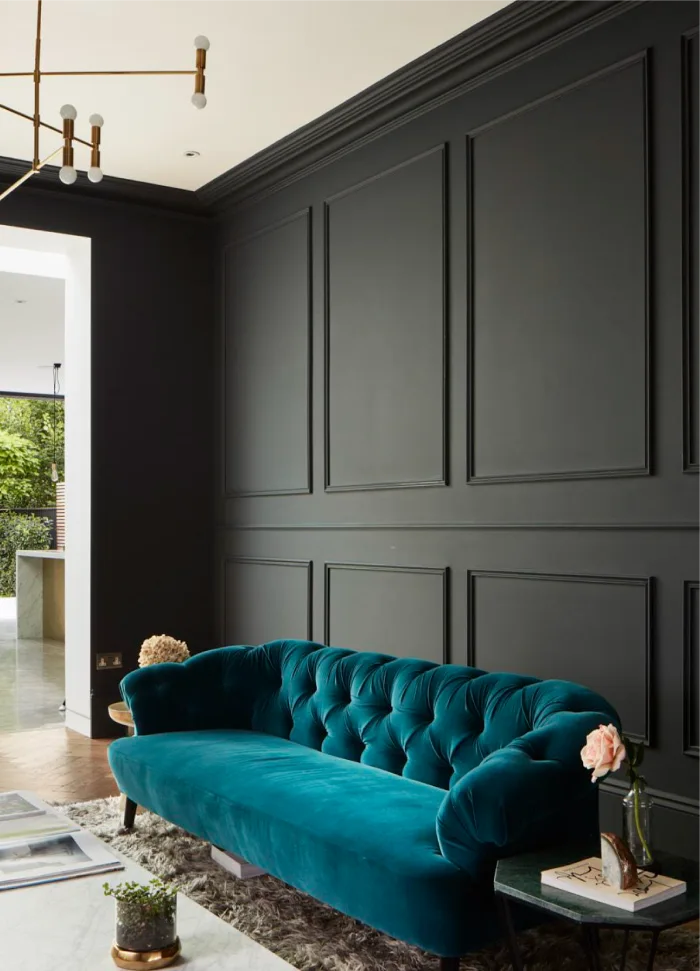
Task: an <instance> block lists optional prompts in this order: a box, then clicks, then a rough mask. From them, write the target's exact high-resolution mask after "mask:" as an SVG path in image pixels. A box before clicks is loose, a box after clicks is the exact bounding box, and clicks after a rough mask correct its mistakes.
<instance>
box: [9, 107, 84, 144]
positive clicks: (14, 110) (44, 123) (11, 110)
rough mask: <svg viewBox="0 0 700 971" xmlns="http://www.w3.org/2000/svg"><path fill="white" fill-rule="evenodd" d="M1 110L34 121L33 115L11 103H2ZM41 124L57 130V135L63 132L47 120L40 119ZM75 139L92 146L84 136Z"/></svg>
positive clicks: (51, 129)
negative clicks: (13, 106)
mask: <svg viewBox="0 0 700 971" xmlns="http://www.w3.org/2000/svg"><path fill="white" fill-rule="evenodd" d="M0 110H2V111H9V112H10V113H11V114H13V115H18V116H19V117H20V118H26V119H27V121H31V122H33V121H34V116H33V115H25V113H24V112H23V111H17V109H16V108H10V106H9V105H4V104H0ZM39 124H40V125H41V127H42V128H48V129H49V131H55V132H56V134H57V135H62V134H63V129H62V128H56V126H55V125H49V123H48V122H47V121H40V122H39ZM73 141H75V142H80V144H81V145H85V146H87V148H92V142H86V141H85V139H84V138H78V137H77V135H76V136H75V137H74V138H73Z"/></svg>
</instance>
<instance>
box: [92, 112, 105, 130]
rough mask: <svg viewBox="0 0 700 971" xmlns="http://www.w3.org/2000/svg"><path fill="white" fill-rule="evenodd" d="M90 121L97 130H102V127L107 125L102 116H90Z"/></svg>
mask: <svg viewBox="0 0 700 971" xmlns="http://www.w3.org/2000/svg"><path fill="white" fill-rule="evenodd" d="M88 120H89V122H90V124H91V125H94V126H95V127H96V128H102V126H103V125H104V123H105V120H104V118H103V117H102V115H90V118H89V119H88Z"/></svg>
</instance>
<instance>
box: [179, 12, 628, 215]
mask: <svg viewBox="0 0 700 971" xmlns="http://www.w3.org/2000/svg"><path fill="white" fill-rule="evenodd" d="M642 2H644V0H626V2H624V3H621V2H619V0H587V2H585V3H584V2H580V0H516V2H514V3H511V4H509V5H508V6H507V7H504V8H503V9H502V10H500V11H498V12H497V13H495V14H493V15H492V16H491V17H488V18H487V19H485V20H483V21H481V22H479V23H477V24H475V25H474V26H473V27H471V28H469V30H466V31H464V32H463V33H462V34H458V35H457V36H456V37H454V38H452V39H451V40H449V41H447V42H446V43H445V44H442V45H440V46H439V47H436V48H435V49H434V50H431V51H429V52H428V53H427V54H425V55H423V56H422V57H420V58H418V59H417V60H415V61H412V62H411V63H410V64H408V65H406V66H405V67H403V68H401V69H399V70H398V71H396V72H394V73H393V74H390V75H389V76H388V77H386V78H384V79H383V80H381V81H379V82H377V84H374V85H372V86H371V87H369V88H367V89H365V90H364V91H362V92H361V93H360V94H358V95H356V96H355V97H353V98H351V99H350V100H349V101H346V102H344V103H343V104H341V105H339V106H338V107H337V108H334V109H333V110H331V111H329V112H327V113H326V114H325V115H322V116H321V117H320V118H317V119H315V120H314V121H312V122H310V124H308V125H305V126H304V127H302V128H299V129H298V130H297V131H295V132H293V133H292V134H291V135H288V136H286V137H285V138H283V139H280V141H277V142H275V143H274V144H273V145H271V146H269V147H268V148H266V149H264V150H263V151H261V152H258V153H257V154H256V155H253V156H251V158H249V159H246V160H245V161H243V162H241V163H240V165H237V166H235V167H234V168H232V169H230V170H229V171H228V172H224V173H223V174H222V175H220V176H218V177H217V178H216V179H213V180H212V181H211V182H208V183H207V184H206V185H204V186H202V187H201V188H200V189H198V190H197V193H196V194H197V196H198V198H199V199H200V200H201V201H202V203H203V204H204V205H205V206H207V207H211V208H213V209H216V210H219V211H220V210H228V209H230V208H231V207H235V206H238V205H241V204H243V203H250V202H253V201H255V200H257V199H260V198H263V197H264V196H266V195H269V194H271V193H272V192H276V191H277V190H278V189H281V188H283V187H284V186H286V185H289V184H290V183H292V182H295V181H297V180H298V179H300V178H303V177H304V176H306V175H309V174H311V173H312V172H314V171H316V170H317V169H319V168H321V167H322V166H324V165H326V164H328V162H330V161H333V160H335V159H337V158H340V157H342V156H343V155H345V154H347V153H348V152H350V151H353V150H354V149H356V148H358V147H360V146H361V145H363V144H366V143H367V142H369V141H372V140H373V139H375V138H377V137H379V136H380V135H383V134H385V133H386V132H387V131H390V130H391V129H392V128H396V127H398V126H399V125H402V124H405V123H406V122H407V121H410V120H411V119H413V118H415V117H417V116H418V115H420V114H423V113H424V112H426V111H429V110H431V109H433V108H435V107H437V106H438V105H439V104H442V103H444V102H446V101H449V100H451V99H452V98H455V97H458V96H459V95H460V94H463V93H464V92H465V91H466V90H468V89H469V88H470V87H473V86H474V85H476V84H481V83H483V82H484V81H485V80H487V79H488V78H489V77H491V76H495V75H496V74H500V73H502V72H504V71H506V70H511V69H512V68H514V67H516V66H517V65H518V64H521V63H523V62H524V61H526V60H530V59H531V58H532V57H535V56H537V55H538V54H540V53H543V52H544V51H546V50H549V49H552V48H554V47H556V46H559V45H560V44H563V43H565V42H567V41H569V40H571V39H572V38H573V37H575V36H577V35H578V34H581V33H583V32H584V31H586V30H590V29H591V28H593V27H596V26H598V25H599V24H601V23H603V22H604V21H606V20H609V19H611V18H612V17H616V16H618V15H620V14H622V13H626V12H628V11H629V10H630V9H632V8H633V7H636V6H639V5H640V3H642Z"/></svg>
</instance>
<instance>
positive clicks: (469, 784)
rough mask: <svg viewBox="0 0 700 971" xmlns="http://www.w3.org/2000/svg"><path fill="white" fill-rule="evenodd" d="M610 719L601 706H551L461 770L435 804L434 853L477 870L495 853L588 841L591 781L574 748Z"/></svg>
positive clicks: (594, 799)
mask: <svg viewBox="0 0 700 971" xmlns="http://www.w3.org/2000/svg"><path fill="white" fill-rule="evenodd" d="M610 720H611V719H610V713H609V712H607V713H602V712H598V713H592V712H578V713H574V712H558V713H557V714H556V715H554V716H552V717H551V718H550V719H548V722H547V724H546V725H545V726H543V727H540V728H538V729H536V730H534V731H531V732H528V733H527V734H526V735H523V736H521V737H520V738H517V739H515V740H514V741H512V742H511V743H510V744H508V745H506V746H505V747H504V748H501V749H499V750H497V751H496V752H493V753H492V754H491V755H489V756H487V757H486V758H485V759H484V760H483V762H481V763H480V764H479V765H478V766H477V767H476V768H474V769H472V770H471V771H470V772H467V774H466V775H465V776H463V777H462V778H461V779H460V780H459V782H457V783H456V785H454V786H453V787H452V789H451V790H450V791H449V792H448V793H447V794H446V796H445V798H444V799H443V801H442V804H441V806H440V809H439V811H438V818H437V838H438V843H439V846H440V850H441V852H442V855H443V856H444V857H446V859H448V860H449V861H450V862H451V863H454V864H455V865H456V866H458V867H460V868H462V869H464V870H468V871H469V872H471V873H472V874H473V875H474V876H477V875H478V876H484V875H485V874H486V873H488V872H490V871H492V869H493V865H494V862H495V861H496V860H498V859H499V858H501V857H505V856H511V855H513V854H515V853H522V852H526V851H527V850H529V849H536V848H537V847H538V846H546V845H550V846H551V845H555V844H556V843H564V842H567V843H573V842H577V843H581V844H583V843H587V842H589V841H590V843H591V846H593V845H595V844H594V841H595V839H596V837H597V834H598V786H597V785H594V784H592V783H591V773H590V772H589V771H587V770H586V769H585V768H584V767H583V765H582V763H581V758H580V750H581V748H582V747H583V745H584V743H585V740H586V735H587V734H588V733H589V732H591V731H593V729H594V728H597V727H598V725H599V724H601V722H605V724H608V723H609V722H610Z"/></svg>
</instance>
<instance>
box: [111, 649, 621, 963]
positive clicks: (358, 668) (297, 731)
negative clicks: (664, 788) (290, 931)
mask: <svg viewBox="0 0 700 971" xmlns="http://www.w3.org/2000/svg"><path fill="white" fill-rule="evenodd" d="M121 690H122V695H123V698H124V700H125V701H126V703H127V704H128V706H129V708H130V709H131V712H132V715H133V718H134V724H135V728H136V734H135V736H133V737H131V738H122V739H119V740H117V741H115V742H113V743H112V745H111V746H110V748H109V761H110V765H111V767H112V770H113V772H114V775H115V777H116V780H117V782H118V784H119V788H120V789H121V791H122V792H124V793H125V794H126V795H127V797H128V800H129V802H128V806H129V817H130V818H129V819H128V821H127V824H130V825H133V819H134V817H133V812H134V809H135V804H138V805H141V806H145V807H146V808H148V809H150V810H152V811H153V812H155V813H157V814H158V815H160V816H162V817H164V818H165V819H167V820H169V821H170V822H172V823H175V824H176V825H178V826H180V827H182V828H183V829H185V830H187V831H188V832H190V833H193V834H195V835H196V836H199V837H201V838H202V839H205V840H207V841H209V842H211V843H213V844H216V845H217V846H221V847H224V848H225V849H227V850H229V851H231V852H234V853H237V854H239V855H241V856H243V857H244V858H245V859H247V860H249V861H250V862H251V863H253V864H256V865H257V866H260V867H263V868H264V869H265V870H266V871H268V872H269V873H271V874H273V875H274V876H276V877H279V879H281V880H283V881H285V882H286V883H288V884H291V885H293V886H295V887H297V888H298V889H299V890H302V891H304V892H306V893H308V894H310V895H311V896H313V897H316V898H318V899H319V900H322V901H324V902H325V903H326V904H329V905H330V906H331V907H334V908H336V909H337V910H340V911H342V912H343V913H345V914H348V915H350V916H351V917H354V918H356V919H357V920H359V921H362V922H364V923H366V924H369V925H371V926H372V927H375V928H378V929H379V930H381V931H384V932H385V933H387V934H389V935H391V936H393V937H395V938H399V939H401V940H403V941H407V942H409V943H411V944H415V945H418V946H419V947H421V948H424V949H425V950H426V951H429V952H433V953H435V954H437V955H440V957H441V959H442V967H443V968H445V969H447V968H453V967H456V966H457V962H456V958H457V957H458V956H459V955H462V954H467V953H468V952H470V951H474V950H477V949H478V948H481V947H483V946H484V945H486V944H489V943H491V942H493V941H495V940H497V939H499V938H500V937H501V930H500V927H499V924H498V920H497V914H496V910H495V906H494V900H493V894H492V883H493V871H494V866H495V862H496V860H497V859H498V858H499V857H503V856H508V855H511V854H514V853H519V852H521V851H525V850H527V849H530V848H534V847H539V846H546V845H552V844H555V843H556V842H558V841H564V840H567V841H568V840H570V838H571V837H572V836H575V837H580V838H583V837H584V836H591V837H593V836H594V835H595V834H596V832H597V826H598V813H597V796H598V794H597V786H595V785H592V784H591V780H590V773H589V772H587V771H586V770H585V769H584V768H583V766H582V765H581V759H580V757H579V751H580V749H581V747H582V746H583V744H584V741H585V738H586V735H587V734H588V732H590V731H591V730H592V729H594V728H596V727H597V726H598V725H599V724H600V723H605V724H608V723H610V722H613V723H614V724H616V725H618V726H619V720H618V717H617V715H616V713H615V711H614V710H613V708H611V707H610V705H609V704H608V703H607V702H606V701H604V700H603V699H602V698H601V697H599V696H598V695H597V694H595V693H594V692H592V691H590V690H588V689H587V688H583V687H580V686H579V685H575V684H570V683H569V682H565V681H540V680H538V679H536V678H531V677H524V676H521V675H516V674H488V673H486V672H485V671H481V670H478V669H476V668H469V667H458V666H453V665H435V664H431V663H430V662H427V661H420V660H407V659H398V658H394V657H389V656H387V655H383V654H374V653H359V652H354V651H350V650H343V649H339V648H331V647H324V646H323V645H321V644H314V643H311V642H308V641H292V640H281V641H274V642H272V643H270V644H263V645H260V646H257V647H224V648H220V649H218V650H213V651H207V652H205V653H202V654H197V655H195V656H194V657H192V658H190V659H189V660H188V661H186V662H185V663H183V664H157V665H153V666H151V667H146V668H141V669H140V670H137V671H133V672H132V673H131V674H128V675H127V676H126V677H125V678H124V680H123V681H122V684H121Z"/></svg>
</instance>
